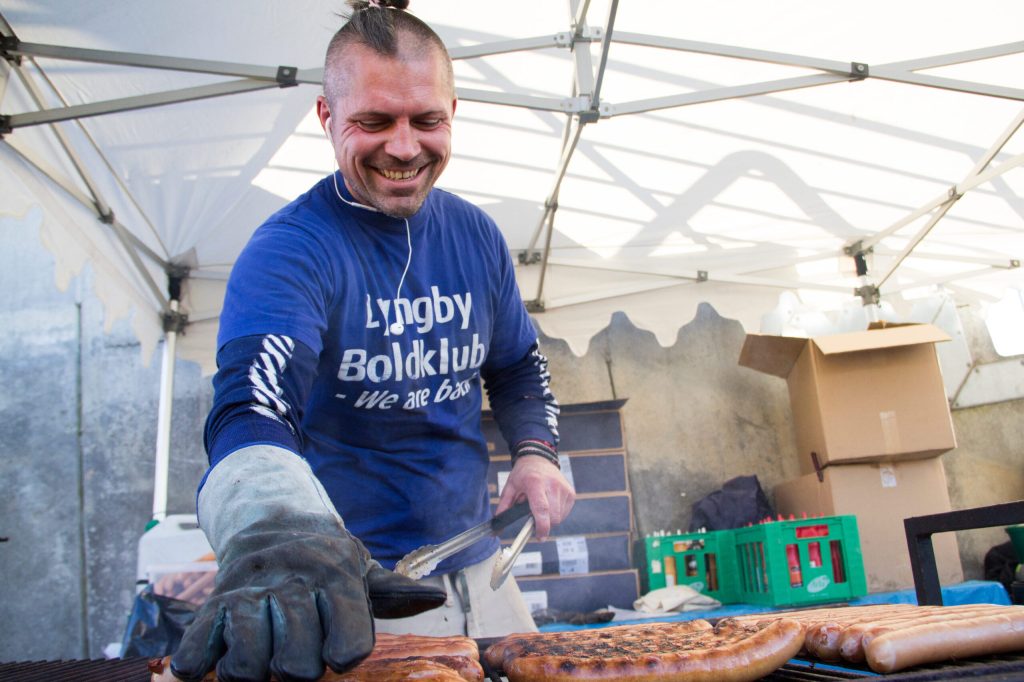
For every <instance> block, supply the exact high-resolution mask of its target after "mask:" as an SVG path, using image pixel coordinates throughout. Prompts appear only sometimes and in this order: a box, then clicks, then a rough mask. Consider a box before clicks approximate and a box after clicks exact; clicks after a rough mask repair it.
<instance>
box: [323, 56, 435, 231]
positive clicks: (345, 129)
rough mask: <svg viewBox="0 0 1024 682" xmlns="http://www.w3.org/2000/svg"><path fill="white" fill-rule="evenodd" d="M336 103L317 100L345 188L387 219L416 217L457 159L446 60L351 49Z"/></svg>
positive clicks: (345, 62)
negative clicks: (453, 156) (450, 161)
mask: <svg viewBox="0 0 1024 682" xmlns="http://www.w3.org/2000/svg"><path fill="white" fill-rule="evenodd" d="M342 58H343V64H344V65H343V66H341V67H340V68H341V69H344V70H345V74H343V75H339V74H332V75H334V76H335V77H339V76H340V77H343V78H344V82H343V83H342V84H340V85H341V88H339V91H340V92H341V94H340V95H339V96H338V97H337V98H336V100H337V101H335V102H330V103H328V102H326V101H324V100H323V98H322V97H321V98H319V99H318V101H317V113H318V115H319V116H320V122H321V125H323V126H324V127H325V128H327V127H328V126H329V127H330V138H331V141H332V143H333V145H334V156H335V158H337V160H338V167H339V168H340V169H341V173H342V175H343V176H344V177H345V185H346V186H347V187H348V190H349V191H350V192H351V193H352V196H353V197H354V198H355V200H356V201H358V202H359V203H361V204H366V205H368V206H373V207H374V208H376V209H377V210H379V211H381V212H383V213H386V214H387V215H390V216H394V217H397V218H408V217H409V216H411V215H413V214H414V213H416V211H418V210H419V208H420V206H421V205H422V204H423V201H424V200H425V199H426V197H427V193H428V192H429V191H430V188H431V187H433V186H434V183H435V182H436V181H437V178H438V177H440V175H441V171H443V170H444V168H445V166H446V165H447V164H448V159H449V157H450V156H451V122H452V115H453V114H454V113H455V98H454V95H453V93H452V90H451V85H450V82H449V81H448V78H447V68H446V64H445V62H444V61H443V57H442V56H441V55H440V54H439V53H438V52H437V51H436V50H434V49H431V50H428V51H427V52H426V53H425V54H424V55H422V56H420V57H418V58H415V57H413V58H409V59H404V60H403V59H391V58H388V57H384V56H381V55H379V54H377V53H376V52H374V51H372V50H370V49H368V48H365V47H363V46H361V45H350V46H349V47H348V48H346V50H345V52H344V54H343V55H342Z"/></svg>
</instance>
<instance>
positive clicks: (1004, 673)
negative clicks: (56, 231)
mask: <svg viewBox="0 0 1024 682" xmlns="http://www.w3.org/2000/svg"><path fill="white" fill-rule="evenodd" d="M494 641H496V640H494V639H487V640H478V643H479V644H480V649H481V651H482V650H483V649H484V648H485V647H486V646H488V645H489V644H491V643H493V642H494ZM148 662H149V661H148V659H145V658H124V659H111V660H106V661H104V660H92V661H34V662H28V663H0V680H3V682H51V681H52V680H76V682H149V675H150V673H149V669H148V667H147V665H148ZM484 672H485V679H486V680H489V682H505V678H504V677H502V676H501V675H500V674H499V673H498V672H496V671H494V670H489V669H488V668H487V666H486V664H485V665H484ZM871 678H875V679H878V680H879V682H881V681H882V680H884V681H885V682H933V681H938V680H971V681H972V682H1010V681H1011V680H1021V679H1024V656H1012V657H1008V656H992V657H986V658H984V659H974V660H969V661H959V662H956V663H947V664H944V665H934V666H922V667H919V668H915V669H914V670H911V671H907V672H902V673H891V674H889V675H878V674H877V673H872V672H870V671H868V670H865V669H857V668H847V667H842V666H835V665H827V664H822V663H817V662H811V661H803V660H800V659H794V660H792V661H790V662H789V663H787V664H786V665H784V666H782V667H781V668H779V669H778V670H776V671H775V672H774V673H772V674H771V675H769V676H768V677H765V678H763V682H831V681H834V680H867V679H871Z"/></svg>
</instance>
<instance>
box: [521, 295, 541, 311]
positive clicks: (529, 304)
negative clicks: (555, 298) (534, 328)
mask: <svg viewBox="0 0 1024 682" xmlns="http://www.w3.org/2000/svg"><path fill="white" fill-rule="evenodd" d="M524 303H525V304H526V312H528V313H542V312H544V302H543V301H541V300H540V299H536V298H535V299H533V300H532V301H524Z"/></svg>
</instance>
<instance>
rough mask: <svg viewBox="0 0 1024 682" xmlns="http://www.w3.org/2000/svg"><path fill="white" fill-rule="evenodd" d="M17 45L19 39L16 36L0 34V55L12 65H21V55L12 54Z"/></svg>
mask: <svg viewBox="0 0 1024 682" xmlns="http://www.w3.org/2000/svg"><path fill="white" fill-rule="evenodd" d="M19 45H21V41H20V40H18V38H17V36H7V35H0V57H3V58H4V59H6V60H7V61H8V62H9V63H10V64H11V65H12V66H21V55H20V54H13V53H14V52H16V51H17V50H18V46H19Z"/></svg>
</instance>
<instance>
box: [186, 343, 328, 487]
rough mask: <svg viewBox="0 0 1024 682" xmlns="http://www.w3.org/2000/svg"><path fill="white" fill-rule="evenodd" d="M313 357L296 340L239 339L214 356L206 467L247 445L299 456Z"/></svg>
mask: <svg viewBox="0 0 1024 682" xmlns="http://www.w3.org/2000/svg"><path fill="white" fill-rule="evenodd" d="M316 363H317V356H316V354H315V353H314V352H313V351H312V350H311V349H310V348H309V346H307V345H305V344H304V343H302V342H301V341H296V340H294V339H292V338H291V337H288V336H283V335H278V334H266V335H260V336H243V337H241V338H238V339H233V340H232V341H229V342H228V343H226V344H225V345H224V346H223V347H222V348H221V349H220V351H218V353H217V367H218V369H217V374H216V376H215V377H214V379H213V388H214V393H213V406H212V408H211V409H210V414H209V416H208V417H207V419H206V430H205V433H204V436H203V438H204V442H205V445H206V452H207V454H208V456H209V459H210V468H211V469H212V468H213V467H214V466H216V464H217V463H218V462H219V461H220V460H222V459H224V458H225V457H226V456H228V455H229V454H231V453H232V452H234V451H235V450H238V449H239V448H242V447H245V446H247V445H256V444H270V445H278V446H280V447H282V448H285V449H287V450H290V451H292V452H294V453H296V454H299V455H301V454H302V431H301V424H302V413H303V406H304V405H305V404H306V399H307V398H308V396H309V392H310V389H311V387H312V385H313V379H314V375H315V373H316Z"/></svg>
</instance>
